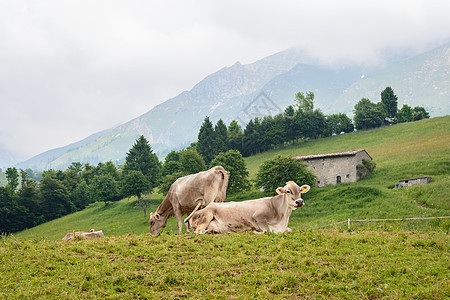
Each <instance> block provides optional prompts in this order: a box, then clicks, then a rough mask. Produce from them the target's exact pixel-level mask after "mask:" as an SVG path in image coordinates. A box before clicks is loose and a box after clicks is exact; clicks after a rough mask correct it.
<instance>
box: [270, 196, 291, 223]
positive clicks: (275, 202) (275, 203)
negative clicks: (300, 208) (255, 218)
mask: <svg viewBox="0 0 450 300" xmlns="http://www.w3.org/2000/svg"><path fill="white" fill-rule="evenodd" d="M278 197H280V198H281V199H280V198H278ZM287 197H288V196H287V195H285V194H281V195H277V196H274V197H272V198H271V199H270V201H271V202H272V207H273V209H275V210H276V212H277V214H278V215H282V216H283V218H284V217H287V218H289V217H290V215H291V213H292V208H290V207H289V205H288V199H287Z"/></svg>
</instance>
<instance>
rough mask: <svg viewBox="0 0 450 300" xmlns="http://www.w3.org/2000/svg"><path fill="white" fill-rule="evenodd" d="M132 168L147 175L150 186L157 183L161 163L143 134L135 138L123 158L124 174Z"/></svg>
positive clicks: (154, 185)
mask: <svg viewBox="0 0 450 300" xmlns="http://www.w3.org/2000/svg"><path fill="white" fill-rule="evenodd" d="M132 170H134V171H140V172H142V174H143V175H144V176H146V177H147V180H148V181H149V182H150V186H151V187H152V188H154V187H156V186H157V185H158V183H159V179H160V172H161V163H160V161H159V159H158V156H156V154H155V153H153V151H152V148H151V146H150V144H149V142H148V141H147V139H146V138H145V137H144V136H143V135H141V136H140V137H139V138H138V139H137V140H136V143H135V144H134V145H133V147H132V148H131V149H130V150H129V151H128V153H127V156H126V158H125V165H124V166H123V173H124V175H126V174H127V173H128V172H130V171H132Z"/></svg>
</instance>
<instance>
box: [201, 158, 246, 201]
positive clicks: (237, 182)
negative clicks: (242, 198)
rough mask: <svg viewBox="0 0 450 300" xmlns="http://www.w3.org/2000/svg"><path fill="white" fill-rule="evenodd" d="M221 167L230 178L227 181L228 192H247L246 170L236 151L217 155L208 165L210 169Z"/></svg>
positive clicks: (242, 159)
mask: <svg viewBox="0 0 450 300" xmlns="http://www.w3.org/2000/svg"><path fill="white" fill-rule="evenodd" d="M214 166H222V167H224V168H225V170H227V171H228V173H229V175H230V177H229V180H228V190H227V191H228V192H230V193H236V192H240V191H244V190H247V189H248V188H249V187H250V181H249V180H248V170H247V167H246V166H245V161H244V158H243V157H242V155H241V153H240V152H239V151H237V150H228V151H227V152H225V153H219V154H218V155H217V156H216V157H215V158H214V159H213V160H212V161H211V164H210V167H211V168H212V167H214Z"/></svg>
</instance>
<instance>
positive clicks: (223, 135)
mask: <svg viewBox="0 0 450 300" xmlns="http://www.w3.org/2000/svg"><path fill="white" fill-rule="evenodd" d="M214 134H215V135H216V142H215V146H216V151H215V152H216V153H215V154H216V155H217V154H219V153H223V152H226V151H227V150H228V132H227V126H226V125H225V123H224V122H223V121H222V119H220V120H219V121H217V124H216V126H214Z"/></svg>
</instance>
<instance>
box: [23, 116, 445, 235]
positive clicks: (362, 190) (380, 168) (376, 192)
mask: <svg viewBox="0 0 450 300" xmlns="http://www.w3.org/2000/svg"><path fill="white" fill-rule="evenodd" d="M449 133H450V116H445V117H438V118H433V119H429V120H423V121H418V122H413V123H405V124H398V125H394V126H389V127H383V128H379V129H375V130H369V131H360V132H354V133H350V134H344V135H339V136H333V137H329V138H325V139H318V140H311V141H308V142H304V143H300V144H296V145H291V146H288V147H284V148H281V149H276V150H272V151H268V152H265V153H262V154H260V155H256V156H252V157H249V158H247V159H246V163H247V167H248V168H249V172H250V176H251V177H254V176H255V174H256V172H257V170H258V168H259V166H260V164H261V163H262V162H263V161H264V160H267V159H270V158H272V157H274V156H276V155H282V156H296V155H307V154H318V153H330V152H339V151H346V150H353V149H366V150H367V151H368V153H369V154H370V155H371V156H372V157H373V159H374V161H375V162H376V164H377V167H376V169H375V171H374V173H373V174H371V175H369V176H367V177H365V178H364V179H363V180H360V181H359V182H357V183H350V184H340V185H337V186H327V187H324V188H320V189H318V188H312V189H311V191H310V192H308V193H307V194H305V196H304V199H305V201H306V205H305V206H304V207H302V208H300V209H298V210H296V211H294V212H293V213H292V215H291V219H290V227H291V228H297V229H308V228H315V227H318V226H323V225H327V224H330V223H334V222H338V221H343V220H347V218H351V219H371V218H404V217H429V216H449V215H450V201H449V199H450V195H449V190H450V188H449V186H450V134H449ZM422 176H432V177H433V180H432V182H431V183H430V184H428V185H424V186H414V187H409V188H404V189H400V190H398V189H392V187H393V186H394V184H395V183H398V181H399V180H401V179H408V178H416V177H422ZM260 196H262V194H261V193H259V192H255V191H253V192H247V193H243V194H242V195H238V196H236V195H235V196H231V197H229V198H228V200H243V199H251V198H258V197H260ZM148 197H150V196H148ZM151 197H152V207H151V208H150V210H151V211H154V210H155V209H156V207H157V206H158V204H159V203H160V202H161V200H162V199H163V195H159V194H155V195H152V196H151ZM134 205H135V199H134V198H131V199H124V200H122V201H119V202H115V203H110V204H108V205H107V206H105V205H104V203H100V202H99V203H94V204H92V205H91V206H90V207H88V208H87V209H85V210H83V211H80V212H77V213H74V214H72V215H69V216H65V217H63V218H60V219H57V220H54V221H51V222H48V223H45V224H42V225H40V226H37V227H35V228H31V229H28V230H25V231H23V232H20V233H17V234H16V235H15V236H16V237H17V238H19V239H35V238H38V237H45V238H47V239H52V240H57V239H60V238H62V237H63V236H64V235H65V234H66V233H67V232H71V231H88V230H89V229H91V228H94V229H97V230H100V229H101V230H103V231H104V233H105V234H106V235H107V236H108V235H124V234H141V233H146V232H148V224H147V223H145V222H144V214H143V212H142V211H141V210H137V209H135V208H134ZM391 225H392V226H394V227H401V228H405V229H410V230H427V229H433V230H435V229H439V230H444V231H448V229H449V226H450V219H446V220H445V219H444V220H430V221H409V222H406V221H402V222H388V223H387V225H386V224H383V225H382V226H388V227H389V226H391ZM354 226H358V227H359V228H362V227H364V228H367V227H368V226H369V227H370V228H373V227H376V226H380V223H372V224H370V223H369V224H367V223H361V224H356V223H355V224H354ZM165 231H167V232H171V233H175V232H177V227H176V222H175V218H171V219H170V220H169V222H168V225H167V227H166V229H165Z"/></svg>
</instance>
